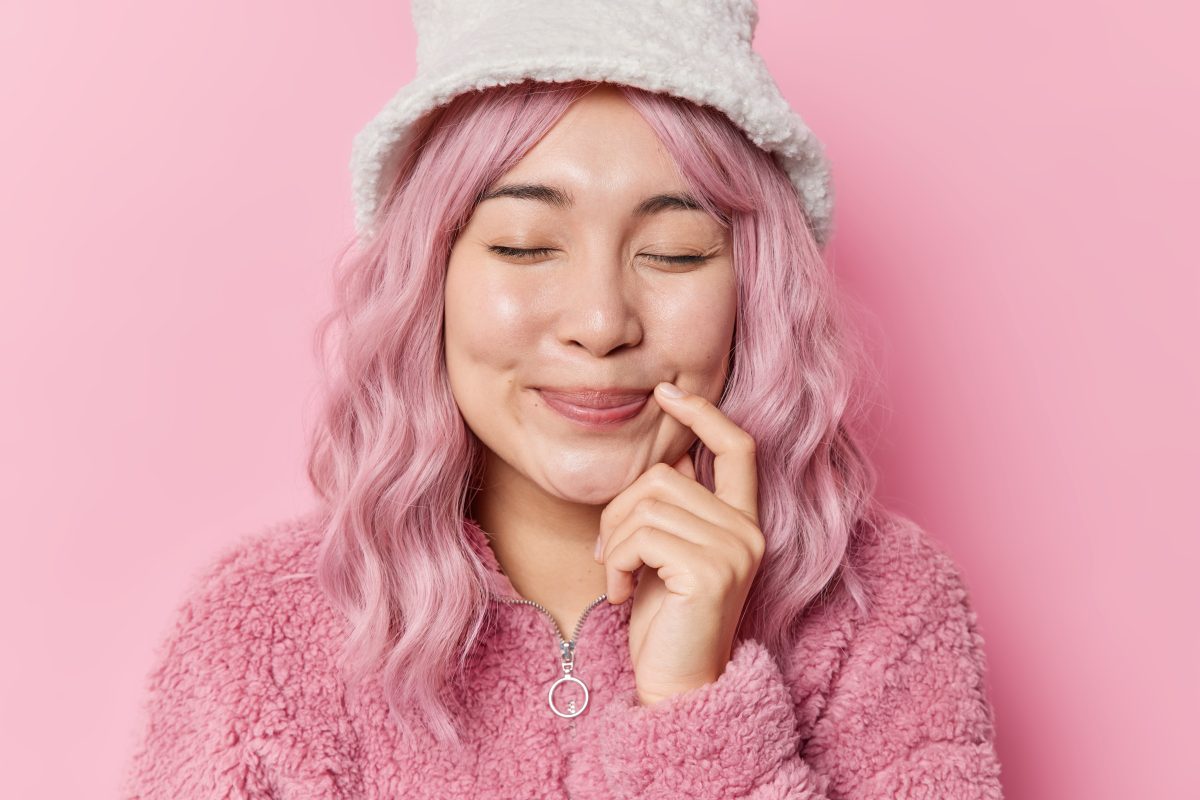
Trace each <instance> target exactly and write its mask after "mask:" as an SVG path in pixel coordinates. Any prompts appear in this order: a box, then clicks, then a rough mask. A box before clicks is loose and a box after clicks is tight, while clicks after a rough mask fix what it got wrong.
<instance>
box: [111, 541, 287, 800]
mask: <svg viewBox="0 0 1200 800" xmlns="http://www.w3.org/2000/svg"><path fill="white" fill-rule="evenodd" d="M228 558H229V556H228V554H227V557H226V559H228ZM248 581H249V579H248V578H247V577H246V576H245V575H244V574H240V573H239V571H238V570H237V569H236V568H235V565H234V564H233V563H231V562H230V561H229V560H222V561H220V562H219V563H218V564H217V565H216V566H215V567H213V568H211V569H210V570H209V571H208V572H206V573H205V575H204V576H203V577H202V578H201V580H200V581H199V584H198V585H197V586H196V587H194V588H193V590H192V592H191V593H190V594H189V595H188V597H187V599H186V600H185V602H184V603H183V604H182V605H181V606H180V607H179V608H178V609H177V610H176V613H175V615H174V618H173V620H172V626H171V628H170V632H169V633H168V635H167V636H166V639H165V641H163V642H162V643H161V644H160V645H159V647H158V649H157V652H156V655H155V660H154V667H153V669H152V671H151V672H150V675H149V678H148V680H147V681H146V691H145V695H144V699H143V704H142V708H141V714H142V720H141V723H142V725H141V729H140V731H139V734H138V739H137V742H136V745H135V747H134V751H133V754H132V756H131V758H130V759H129V760H128V761H127V762H126V764H125V769H124V772H123V774H122V782H121V788H120V797H121V798H124V799H125V800H167V798H171V799H172V800H191V799H192V798H195V799H196V800H200V798H204V800H218V799H219V800H234V798H237V800H251V799H253V800H265V798H270V797H271V794H270V792H269V790H268V788H267V781H266V778H265V776H264V775H263V773H262V770H261V768H260V765H259V763H258V761H257V758H256V757H255V755H254V753H253V749H252V748H251V747H250V746H249V742H250V741H251V738H252V736H253V735H254V723H255V719H256V707H257V703H256V701H255V699H254V698H255V696H256V692H257V691H259V690H261V688H262V687H261V682H258V681H256V679H255V678H254V675H255V672H254V666H255V665H256V664H261V663H263V662H262V660H261V659H260V658H259V655H260V654H261V653H262V652H263V651H264V648H265V649H266V651H267V652H269V648H270V630H269V626H268V625H266V624H265V620H264V618H263V617H262V616H261V615H260V614H258V613H257V612H255V610H254V608H253V604H252V603H250V601H249V593H248V591H247V584H248ZM256 685H257V686H256Z"/></svg>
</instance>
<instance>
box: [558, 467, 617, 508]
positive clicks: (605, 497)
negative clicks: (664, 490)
mask: <svg viewBox="0 0 1200 800" xmlns="http://www.w3.org/2000/svg"><path fill="white" fill-rule="evenodd" d="M639 474H640V473H639ZM636 479H637V475H633V476H632V477H631V476H629V475H627V474H625V473H624V472H622V473H620V474H619V475H618V474H613V475H609V476H605V475H598V474H595V472H593V473H592V474H586V473H584V474H577V475H569V474H561V473H560V474H558V475H556V476H554V477H553V478H552V479H549V480H548V481H546V482H543V483H542V488H543V489H545V490H546V491H547V492H549V493H550V494H552V495H554V496H555V497H560V498H562V499H563V500H566V501H568V502H571V503H579V504H581V505H588V506H604V505H608V504H609V503H610V502H612V499H613V498H614V497H616V496H617V495H619V494H620V493H621V492H623V491H625V489H627V488H629V485H630V484H631V483H633V482H634V480H636Z"/></svg>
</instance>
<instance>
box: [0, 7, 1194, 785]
mask: <svg viewBox="0 0 1200 800" xmlns="http://www.w3.org/2000/svg"><path fill="white" fill-rule="evenodd" d="M1172 5H1173V6H1176V7H1171V6H1172ZM1184 5H1185V4H1183V3H1176V4H1167V3H1161V2H1160V3H1140V4H1134V3H1130V2H1124V3H1118V2H1098V0H1089V2H1067V0H1054V1H1053V2H1046V1H1045V0H1042V1H1041V2H1030V0H1024V2H1017V3H1005V4H1002V5H996V4H977V3H962V2H957V1H955V2H950V1H948V0H940V1H939V2H924V3H920V4H912V3H908V4H896V3H883V2H872V3H852V4H851V3H841V4H835V3H825V4H821V3H814V2H809V3H803V4H801V3H795V2H788V1H787V0H763V2H762V3H761V22H760V29H759V33H758V36H757V39H756V46H757V47H758V48H759V50H760V51H761V52H762V53H763V54H764V56H765V57H766V59H767V61H768V63H769V64H770V66H771V67H772V69H773V70H774V72H775V74H776V75H777V77H778V80H779V83H780V84H781V86H782V87H783V89H784V91H785V93H786V94H787V96H788V97H789V98H790V99H791V100H792V102H793V103H794V105H795V106H796V108H797V109H798V110H799V111H800V112H801V113H802V114H803V115H804V116H805V118H806V119H807V120H808V122H809V124H810V125H811V126H812V127H813V128H814V129H815V130H816V132H817V133H818V135H819V136H820V137H821V138H822V139H823V140H824V141H825V142H826V143H827V146H828V150H829V153H830V156H831V158H832V160H833V164H834V173H835V181H836V191H837V196H838V207H837V209H836V212H835V216H836V225H837V233H836V236H835V239H834V241H833V244H832V246H831V249H830V257H831V259H832V260H833V263H834V265H835V268H836V269H837V270H838V272H839V273H840V274H841V275H842V276H843V278H844V279H845V281H846V283H847V286H848V287H849V288H850V290H851V291H852V293H853V294H854V295H855V296H856V297H857V298H858V299H859V300H860V301H861V302H862V303H863V304H864V306H865V307H866V308H867V309H868V310H869V312H870V314H871V317H872V320H871V323H870V325H871V329H872V336H873V338H874V340H875V341H876V344H877V348H878V353H879V359H880V363H881V364H882V365H883V367H882V370H883V378H884V380H885V381H886V392H887V394H886V396H887V398H888V400H887V403H886V405H885V406H884V407H882V408H880V409H878V411H877V413H876V423H877V427H878V428H879V429H880V431H881V435H880V437H879V440H878V443H877V445H876V447H875V454H876V458H877V460H878V462H879V464H880V467H881V470H882V472H883V484H882V491H883V494H884V495H885V497H886V498H887V499H888V500H889V501H890V502H891V503H892V504H893V505H894V506H895V507H896V508H898V509H899V510H902V511H904V512H905V513H907V514H910V515H911V516H913V517H914V518H915V519H916V520H917V521H918V522H920V523H922V524H923V525H924V526H925V527H926V528H927V529H928V530H929V531H930V532H931V533H932V534H933V535H934V536H935V537H937V538H939V539H940V540H942V541H943V542H945V543H946V545H947V547H948V548H949V549H950V551H951V552H952V554H953V555H954V557H955V558H956V560H957V561H958V562H959V564H960V565H961V566H962V568H963V569H964V572H965V574H966V576H967V580H968V584H969V587H970V589H971V591H972V595H973V600H974V603H975V606H976V608H977V610H978V612H979V617H980V624H981V626H982V630H983V633H984V636H985V639H986V642H987V648H988V653H989V666H990V672H989V680H990V691H991V694H992V698H993V702H994V703H995V705H996V709H997V725H998V748H999V751H1000V757H1001V761H1002V763H1003V765H1004V774H1003V780H1004V783H1005V787H1006V792H1007V796H1009V797H1012V798H1062V797H1088V798H1093V799H1097V798H1126V797H1162V798H1168V797H1184V796H1195V795H1194V792H1195V785H1196V783H1195V778H1194V777H1193V776H1192V774H1191V772H1190V770H1188V769H1185V765H1186V764H1189V763H1194V758H1195V751H1196V748H1197V745H1198V744H1200V741H1198V737H1197V734H1196V729H1195V724H1194V722H1195V718H1196V715H1197V712H1198V711H1200V703H1198V702H1197V701H1198V699H1200V695H1198V692H1197V689H1196V682H1195V679H1196V676H1197V675H1200V663H1198V661H1200V659H1198V658H1197V651H1198V649H1200V648H1198V644H1197V639H1198V634H1197V630H1200V626H1198V624H1197V622H1196V612H1197V611H1198V610H1200V602H1198V600H1200V598H1198V591H1197V584H1198V583H1200V581H1198V580H1197V576H1196V568H1197V561H1198V559H1197V550H1198V545H1197V538H1198V533H1200V518H1198V516H1200V514H1198V511H1197V503H1196V496H1195V495H1196V490H1197V479H1198V478H1200V472H1198V469H1197V463H1198V459H1200V444H1198V439H1200V437H1198V436H1197V424H1196V422H1195V416H1194V415H1195V412H1196V411H1197V409H1200V378H1198V375H1197V364H1198V363H1200V359H1198V358H1197V344H1198V342H1200V338H1198V336H1197V334H1198V330H1197V325H1196V311H1197V305H1198V301H1200V277H1198V274H1197V272H1198V270H1197V257H1196V254H1195V248H1194V246H1193V244H1192V240H1191V239H1190V237H1186V236H1185V234H1184V232H1185V230H1190V231H1194V230H1195V224H1196V222H1195V216H1196V212H1197V200H1196V191H1197V188H1198V187H1200V181H1198V180H1197V178H1198V173H1200V170H1198V169H1197V166H1198V159H1197V156H1196V152H1195V148H1196V143H1197V142H1198V141H1200V118H1198V115H1197V113H1196V108H1197V105H1198V103H1197V101H1198V100H1200V92H1198V91H1197V90H1198V89H1200V86H1198V85H1197V84H1198V82H1200V81H1198V79H1197V75H1198V74H1200V70H1198V69H1197V63H1196V61H1195V60H1194V59H1192V58H1189V57H1188V56H1187V54H1186V53H1187V51H1188V50H1189V49H1190V48H1191V46H1192V45H1193V44H1194V42H1193V41H1192V33H1193V32H1194V31H1195V30H1196V26H1197V19H1196V18H1195V14H1194V13H1192V12H1190V11H1184ZM0 14H2V19H0V54H2V55H0V59H2V63H0V86H2V88H3V91H2V92H0V97H3V98H5V100H4V110H3V113H4V115H5V124H4V125H3V126H2V130H3V133H2V135H3V137H4V141H3V147H0V160H2V163H0V174H3V175H4V179H3V181H2V182H0V185H3V187H4V189H3V193H2V194H0V203H2V204H3V205H2V207H0V219H2V220H3V235H2V236H0V247H2V248H3V268H2V269H0V304H2V308H0V346H2V347H3V357H4V367H3V373H4V376H5V384H4V392H3V394H2V395H0V397H2V398H3V399H2V400H0V402H3V403H4V406H5V407H4V409H3V410H4V414H3V417H2V418H3V424H2V426H0V452H2V453H3V455H4V457H3V460H2V463H0V470H2V473H0V492H2V493H3V494H2V495H0V501H2V504H3V508H4V513H5V516H6V522H5V525H4V530H5V542H4V544H5V546H6V548H5V549H6V551H7V555H6V557H5V559H4V567H3V576H4V577H3V580H0V593H2V595H0V609H2V611H0V613H2V614H3V640H4V646H3V650H4V652H5V656H4V657H3V658H0V670H2V673H3V674H2V678H3V680H2V681H0V684H2V685H3V687H4V688H3V690H2V693H0V702H2V703H3V706H2V707H0V719H2V720H3V733H2V737H3V738H2V739H0V752H2V753H4V754H5V758H6V761H7V766H6V768H5V770H4V773H5V776H4V782H5V787H6V788H5V790H4V793H5V795H6V796H9V797H42V798H59V797H62V798H67V797H81V796H95V797H100V796H108V795H111V794H112V792H113V791H114V789H113V788H110V787H114V786H115V783H116V780H117V776H118V772H119V770H120V768H121V767H122V765H123V763H124V759H125V758H126V756H127V754H128V749H129V747H130V746H131V745H132V742H133V736H134V731H135V725H136V723H137V721H138V717H137V706H138V703H139V702H140V700H141V692H142V688H143V682H144V680H145V675H146V672H147V670H148V669H149V668H150V666H151V660H150V659H151V653H152V648H153V647H154V646H155V645H156V644H157V642H158V641H159V639H160V637H161V636H163V635H164V634H165V632H166V629H167V628H166V626H167V624H168V622H169V619H170V616H171V614H172V613H173V609H174V606H175V605H176V604H177V603H178V602H179V601H180V599H181V591H182V587H184V586H185V585H186V582H187V581H188V580H189V579H190V578H191V576H192V575H194V574H195V573H196V571H197V570H198V569H199V568H200V567H201V566H203V565H204V564H205V563H206V560H207V559H209V558H210V557H212V555H213V554H215V553H216V552H217V551H218V550H219V549H220V548H222V547H223V546H224V545H225V544H226V543H227V542H230V541H232V540H233V539H234V538H235V537H237V536H240V535H242V534H243V533H245V532H248V531H252V530H255V529H258V528H260V527H262V526H264V525H266V524H269V523H271V522H274V521H276V520H278V519H280V518H282V517H285V516H288V515H291V514H293V513H295V512H297V511H299V510H302V509H303V508H305V507H306V504H307V502H308V496H309V495H308V490H307V487H306V484H305V481H304V477H303V458H304V455H305V451H304V431H305V425H306V422H307V420H308V419H309V418H310V417H311V410H312V406H311V400H312V397H313V390H314V387H315V383H314V379H315V375H316V373H315V367H314V362H313V359H312V357H311V355H310V347H309V341H310V334H311V330H312V327H313V325H314V323H315V321H316V319H317V315H318V314H319V313H320V311H321V310H322V309H323V308H324V307H325V305H326V303H327V299H328V284H329V273H330V268H331V262H332V257H333V255H334V253H335V252H336V250H337V248H338V247H339V246H340V244H341V243H342V241H343V239H344V238H345V237H346V236H348V235H349V233H350V231H351V214H350V202H349V196H350V191H349V179H348V171H347V162H348V159H349V152H350V141H351V137H352V136H353V134H354V133H355V132H356V131H357V130H358V129H359V127H361V125H363V124H364V123H365V122H366V121H367V120H368V119H369V118H370V117H371V116H372V115H373V114H374V113H375V112H376V110H377V109H378V108H379V107H380V106H381V105H382V104H383V103H384V101H385V100H386V99H387V98H388V97H389V96H390V95H391V93H392V92H393V91H394V90H395V89H396V88H397V87H398V86H399V85H400V84H401V83H402V82H403V81H405V80H407V78H408V77H409V76H410V75H411V72H412V70H413V68H414V64H413V55H412V53H413V35H412V31H411V27H410V19H409V11H408V5H407V3H396V2H392V3H381V2H368V3H358V4H354V5H346V4H340V5H338V4H330V3H295V2H280V1H279V0H274V1H273V2H258V3H242V2H229V1H228V0H208V2H204V3H199V2H171V3H150V2H145V1H144V0H143V1H142V2H129V1H128V0H110V1H109V2H106V3H79V2H74V3H69V2H62V1H61V0H58V1H55V0H42V2H38V3H34V2H32V0H25V2H22V3H16V4H14V3H7V4H5V6H4V8H3V10H2V11H0ZM1189 17H1190V18H1189ZM64 765H69V769H68V768H65V766H64Z"/></svg>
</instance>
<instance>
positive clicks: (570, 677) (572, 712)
mask: <svg viewBox="0 0 1200 800" xmlns="http://www.w3.org/2000/svg"><path fill="white" fill-rule="evenodd" d="M568 681H570V682H572V683H578V684H579V688H581V689H583V703H582V704H581V705H580V706H579V708H575V707H574V706H575V701H574V700H572V701H571V707H572V710H570V711H559V709H558V706H556V705H554V690H555V689H557V688H558V687H559V685H560V684H562V683H566V682H568ZM546 699H547V700H548V701H549V702H550V710H551V711H553V712H554V713H555V714H558V715H559V716H560V717H563V718H565V719H570V718H571V717H578V716H579V715H580V714H582V713H583V710H584V709H585V708H587V704H588V687H587V684H586V683H584V682H583V681H581V680H579V678H576V677H575V676H574V675H564V676H562V677H561V678H559V679H558V680H556V681H555V682H554V683H552V684H550V691H549V692H548V693H547V695H546Z"/></svg>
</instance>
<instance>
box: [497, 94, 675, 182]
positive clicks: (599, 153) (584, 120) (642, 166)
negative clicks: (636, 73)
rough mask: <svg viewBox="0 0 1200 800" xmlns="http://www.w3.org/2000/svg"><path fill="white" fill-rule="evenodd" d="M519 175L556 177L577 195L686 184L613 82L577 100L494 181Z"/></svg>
mask: <svg viewBox="0 0 1200 800" xmlns="http://www.w3.org/2000/svg"><path fill="white" fill-rule="evenodd" d="M518 181H519V182H534V183H553V184H555V185H558V186H561V187H563V188H565V189H567V190H568V191H569V192H570V193H571V195H572V196H573V197H574V198H575V199H577V200H578V199H585V200H586V197H587V196H589V195H597V196H611V195H623V194H629V195H634V194H637V195H644V194H647V193H649V192H651V191H654V192H661V191H667V190H671V191H679V192H684V191H686V190H687V185H686V183H685V182H684V181H683V179H682V177H681V176H680V175H679V173H678V170H677V168H676V167H675V163H674V161H673V160H672V158H671V155H670V154H669V153H668V152H667V150H666V148H665V147H664V146H663V144H662V142H661V141H659V139H658V136H657V134H656V133H655V132H654V129H653V128H651V127H650V125H649V123H647V122H646V120H645V119H643V117H642V115H641V114H640V113H638V111H637V109H635V108H634V107H633V106H632V105H630V104H629V102H628V101H627V100H626V99H625V98H624V96H623V95H621V93H620V92H619V91H618V90H617V89H615V88H613V87H610V86H600V87H597V88H596V89H595V90H593V91H592V92H590V93H588V94H586V95H584V96H583V97H581V98H580V99H579V100H577V101H576V102H575V103H573V104H572V105H571V107H570V108H568V109H567V111H566V112H565V113H564V114H563V115H562V117H560V118H559V120H558V121H557V122H556V123H555V124H554V125H553V126H552V127H551V129H550V130H549V131H548V132H547V133H546V134H545V136H543V137H542V139H541V140H540V141H538V142H537V144H535V145H534V146H533V147H532V148H531V149H530V150H529V151H528V152H527V153H526V154H525V156H524V157H523V158H522V159H521V160H520V161H519V162H518V163H517V164H516V165H515V166H514V167H513V168H512V169H510V170H509V171H508V172H506V173H505V174H504V175H503V176H501V177H500V179H499V180H498V181H496V185H499V184H503V183H512V182H518Z"/></svg>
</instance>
